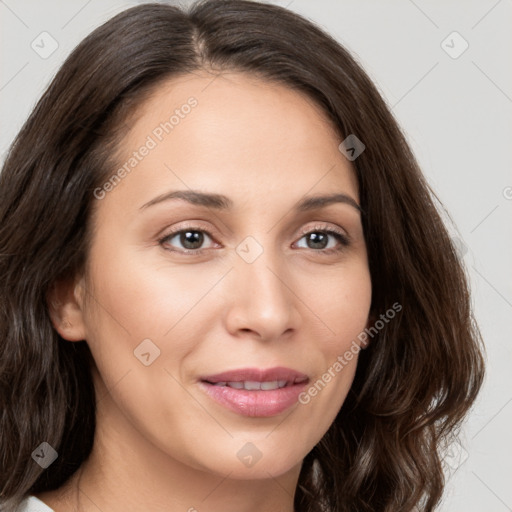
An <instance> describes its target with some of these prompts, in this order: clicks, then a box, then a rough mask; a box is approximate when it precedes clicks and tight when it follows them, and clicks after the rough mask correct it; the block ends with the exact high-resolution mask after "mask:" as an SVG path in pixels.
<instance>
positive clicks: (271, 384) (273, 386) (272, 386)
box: [261, 380, 278, 389]
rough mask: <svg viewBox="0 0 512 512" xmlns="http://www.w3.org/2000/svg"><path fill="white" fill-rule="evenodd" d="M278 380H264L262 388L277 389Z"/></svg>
mask: <svg viewBox="0 0 512 512" xmlns="http://www.w3.org/2000/svg"><path fill="white" fill-rule="evenodd" d="M277 388H278V385H277V380H273V381H272V382H262V383H261V389H277Z"/></svg>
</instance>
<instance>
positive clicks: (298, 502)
mask: <svg viewBox="0 0 512 512" xmlns="http://www.w3.org/2000/svg"><path fill="white" fill-rule="evenodd" d="M199 70H208V71H209V72H212V73H222V72H223V71H239V72H243V73H246V74H250V75H253V76H257V77H260V78H263V79H265V80H267V81H269V82H274V83H278V84H284V85H285V86H287V87H289V88H292V89H294V90H297V91H301V92H303V93H305V94H306V95H307V96H308V97H309V98H310V99H312V100H313V101H314V102H316V104H318V105H319V106H320V107H321V108H322V109H323V111H325V113H326V114H327V116H328V118H329V119H330V120H331V121H332V124H333V126H334V127H335V128H336V130H337V133H338V134H339V138H340V142H341V141H342V140H344V138H346V137H347V136H348V135H350V134H355V135H356V136H357V137H358V138H359V139H360V140H361V141H363V143H364V144H365V146H366V149H365V151H364V152H363V153H362V154H361V155H360V156H359V157H358V158H357V159H356V160H355V161H354V162H353V165H354V169H355V171H356V173H357V179H358V183H359V190H360V200H361V206H362V208H363V210H364V212H365V214H364V215H363V217H362V219H363V229H364V234H365V240H366V244H367V248H368V258H369V268H370V274H371V281H372V304H371V311H370V312H371V315H372V316H373V317H374V318H378V317H379V315H380V314H382V313H383V312H385V311H387V310H388V309H389V308H391V307H392V304H394V303H396V302H398V303H399V304H401V305H402V306H403V310H402V311H401V313H400V315H397V317H396V318H395V319H394V320H393V321H391V322H388V323H386V324H385V325H384V327H383V328H382V329H380V330H379V332H378V334H377V335H376V336H375V338H374V339H373V341H372V343H371V344H370V346H369V348H367V349H366V350H364V351H363V352H361V354H360V357H359V362H358V366H357V371H356V375H355V378H354V381H353V384H352V387H351V389H350V391H349V394H348V396H347V398H346V400H345V402H344V404H343V406H342V408H341V410H340V411H339V413H338V415H337V417H336V419H335V421H334V422H333V424H332V425H331V427H330V428H329V430H328V431H327V433H326V434H325V436H324V437H323V438H322V439H321V440H320V442H319V443H318V444H317V445H316V446H315V447H314V448H313V449H312V450H311V452H310V453H308V454H307V455H306V457H305V459H304V461H303V465H302V468H301V472H300V476H299V481H298V486H297V489H296V493H295V496H294V502H295V503H294V504H295V509H296V510H297V511H300V512H318V511H322V512H326V511H329V512H345V511H355V510H357V511H358V512H370V511H379V512H398V511H404V512H405V511H410V510H413V509H418V508H419V509H421V510H425V511H431V510H434V508H435V507H436V505H437V504H438V503H439V501H440V499H441V497H442V493H443V489H444V485H445V476H444V473H443V450H442V448H443V446H444V445H445V444H446V443H447V442H448V441H449V440H450V439H452V438H453V437H454V435H455V433H456V431H457V430H458V429H459V428H460V426H461V423H462V421H463V419H464V418H465V416H466V414H467V413H468V411H469V409H470V407H471V406H472V405H473V403H474V401H475V398H476V396H477V394H478V392H479V390H480V387H481V385H482V381H483V377H484V349H483V343H482V339H481V334H480V331H479V328H478V326H477V324H476V322H475V321H474V316H473V313H472V310H471V303H470V302H471V301H470V295H469V287H468V277H467V275H466V271H465V268H464V267H463V266H462V263H461V261H460V259H459V258H458V256H457V252H456V249H455V246H454V243H453V242H452V240H451V238H450V236H449V233H448V230H447V227H446V226H445V224H444V221H443V220H442V218H441V214H440V211H441V210H440V209H439V206H442V205H441V203H440V201H439V199H438V198H437V197H436V195H435V193H434V192H433V191H432V189H431V188H430V186H429V185H428V183H427V182H426V180H425V178H424V177H423V175H422V172H421V170H420V168H419V166H418V163H417V162H416V160H415V157H414V156H413V154H412V151H411V150H410V148H409V147H408V144H407V142H406V139H405V136H404V135H403V133H402V132H401V130H400V128H399V126H398V124H397V122H396V121H395V119H394V117H393V115H392V113H391V111H390V109H389V108H388V107H387V106H386V104H385V102H384V100H383V99H382V98H381V96H380V94H379V93H378V91H377V89H376V87H375V86H374V84H373V83H372V81H371V80H370V79H369V77H368V76H367V74H366V73H365V72H364V70H363V69H362V68H361V66H360V65H359V64H358V63H357V62H356V61H355V59H354V58H353V57H352V56H351V55H350V54H349V52H348V51H347V50H346V49H345V48H344V47H343V46H342V45H341V44H340V43H339V42H337V41H336V40H335V39H334V38H332V37H331V36H330V35H328V34H327V33H325V32H324V31H323V30H322V29H321V28H319V27H318V26H317V25H315V24H314V23H312V22H311V21H309V20H307V19H305V18H303V17H301V16H299V15H297V14H295V13H293V12H291V11H288V10H286V9H284V8H281V7H278V6H275V5H271V4H265V3H258V2H254V1H246V0H213V1H212V0H206V1H200V2H196V3H195V4H194V5H192V6H191V7H189V8H187V9H185V8H179V7H175V6H171V5H163V4H156V3H155V4H145V5H140V6H137V7H133V8H130V9H127V10H125V11H123V12H121V13H120V14H118V15H116V16H115V17H113V18H112V19H110V20H109V21H107V22H106V23H104V24H103V25H102V26H100V27H99V28H97V29H96V30H94V31H93V32H92V33H91V34H90V35H88V36H87V37H86V38H85V39H84V40H83V41H82V42H81V43H80V44H79V45H78V46H77V47H76V48H75V49H74V50H73V52H72V53H71V54H70V55H69V57H68V58H67V59H66V61H65V63H64V64H63V65H62V67H61V68H60V70H59V71H58V73H57V74H56V76H55V77H54V79H53V80H52V82H51V83H50V85H49V86H48V88H47V90H46V91H45V93H44V94H43V96H42V97H41V99H40V101H39V102H38V103H37V105H36V106H35V108H34V110H33V111H32V113H31V115H30V117H29V118H28V120H27V121H26V123H25V124H24V126H23V127H22V129H21V131H20V132H19V134H18V135H17V137H16V139H15V140H14V142H13V144H12V146H11V148H10V150H9V152H8V155H7V158H6V161H5V164H4V166H3V170H2V172H1V174H0V301H1V302H0V402H1V417H0V450H1V454H0V492H1V494H0V498H1V499H2V500H3V502H4V509H5V510H6V511H8V512H11V511H13V510H15V508H16V506H17V505H18V504H19V503H20V502H21V500H22V499H23V498H24V497H26V496H27V495H28V494H33V493H38V492H43V491H47V490H53V489H56V488H58V487H60V486H61V485H63V484H64V483H65V481H66V480H67V479H68V478H69V477H70V476H71V475H72V474H73V473H74V472H75V471H76V470H77V469H78V468H79V467H80V465H81V463H82V462H83V461H84V460H85V459H86V458H87V457H88V455H89V453H90V451H91V448H92V443H93V438H94V432H95V395H94V387H93V384H92V379H91V372H90V368H91V365H92V364H94V361H93V359H92V356H91V353H90V351H89V348H88V345H87V343H86V341H85V340H83V341H80V342H75V343H69V342H66V341H64V340H63V339H62V338H60V336H59V334H58V333H57V332H56V330H55V329H54V327H53V326H52V324H51V321H50V315H49V308H50V307H51V305H50V304H48V300H47V297H48V292H49V290H50V288H51V287H52V285H53V284H54V283H55V282H57V280H59V279H67V278H71V277H73V276H75V275H77V273H79V272H82V271H83V270H84V268H85V264H86V262H87V255H88V249H89V247H90V243H91V240H92V238H91V237H92V233H93V224H94V223H93V215H92V214H93V207H94V190H95V188H96V187H98V186H101V184H102V183H104V182H105V181H106V179H108V177H109V176H111V175H112V172H113V169H115V168H116V165H117V164H118V162H115V158H114V157H113V156H112V155H114V154H115V149H116V148H117V147H118V145H119V143H120V141H122V139H123V135H124V134H125V133H126V129H127V128H126V124H125V123H126V121H127V119H128V118H129V116H132V115H134V114H136V112H137V108H138V107H139V106H140V105H141V104H142V103H143V102H144V100H145V99H147V98H148V97H149V95H150V94H151V92H152V91H154V90H155V89H156V88H157V87H158V86H159V84H161V83H163V82H164V81H167V80H170V79H172V78H173V77H177V76H179V75H183V74H186V73H194V72H197V71H199ZM43 441H46V442H48V443H49V444H50V445H51V446H53V447H55V449H56V450H57V452H58V453H59V456H58V458H57V459H56V460H55V462H54V463H53V464H52V465H51V466H50V468H49V469H46V470H45V469H43V468H41V467H40V466H39V465H38V464H36V463H35V462H34V461H33V460H32V457H31V454H32V452H33V451H34V449H35V448H36V447H37V446H39V445H40V443H41V442H43Z"/></svg>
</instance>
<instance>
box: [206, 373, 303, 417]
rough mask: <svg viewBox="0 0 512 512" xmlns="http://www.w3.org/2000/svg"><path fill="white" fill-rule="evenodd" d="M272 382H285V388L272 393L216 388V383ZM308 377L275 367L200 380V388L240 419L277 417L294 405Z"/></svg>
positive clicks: (273, 390) (207, 377)
mask: <svg viewBox="0 0 512 512" xmlns="http://www.w3.org/2000/svg"><path fill="white" fill-rule="evenodd" d="M241 381H253V382H273V381H286V385H285V387H282V388H278V389H272V390H246V389H235V388H231V387H229V386H221V385H215V384H216V383H219V382H241ZM308 381H309V377H308V376H307V375H306V374H304V373H301V372H298V371H296V370H292V369H291V368H285V367H282V366H280V367H275V368H268V369H259V368H241V369H236V370H230V371H226V372H222V373H218V374H215V375H207V376H204V377H201V378H200V379H199V386H200V388H201V389H202V390H203V391H204V392H205V393H206V394H207V395H208V396H209V397H210V398H212V399H213V400H214V401H216V402H217V403H218V404H220V405H222V406H224V407H226V408H228V409H229V410H231V411H233V412H236V413H237V414H240V415H242V416H249V417H270V416H276V415H277V414H280V413H282V412H284V411H285V410H287V409H289V408H290V407H291V406H292V405H294V404H295V403H297V400H298V397H299V395H300V393H301V392H302V391H303V389H304V387H305V386H306V384H307V383H308Z"/></svg>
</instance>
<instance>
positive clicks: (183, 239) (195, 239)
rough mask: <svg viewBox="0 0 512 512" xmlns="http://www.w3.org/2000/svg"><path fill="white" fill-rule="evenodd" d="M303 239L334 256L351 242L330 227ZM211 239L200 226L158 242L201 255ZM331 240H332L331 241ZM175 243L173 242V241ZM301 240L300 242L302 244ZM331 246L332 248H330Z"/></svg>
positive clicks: (310, 232) (321, 227) (307, 232)
mask: <svg viewBox="0 0 512 512" xmlns="http://www.w3.org/2000/svg"><path fill="white" fill-rule="evenodd" d="M300 234H301V235H302V237H301V238H300V240H302V239H303V238H306V239H307V237H309V239H307V240H306V244H307V246H306V247H304V248H305V249H310V250H313V251H315V252H319V253H321V254H333V253H338V252H341V251H342V250H343V249H344V248H345V247H347V246H348V245H349V244H350V242H349V238H348V236H347V235H345V234H344V233H343V232H342V231H338V230H337V229H334V228H332V227H329V226H325V225H318V226H315V227H314V228H313V229H311V228H310V229H309V230H303V231H301V233H300ZM206 238H209V239H210V240H212V241H213V237H212V235H211V234H210V233H209V232H208V231H206V230H205V229H203V228H200V227H199V226H190V227H186V228H182V229H177V230H174V231H172V232H171V233H168V234H166V235H165V236H164V237H163V238H161V239H160V240H158V243H159V244H160V245H162V246H165V247H164V248H165V249H166V250H169V251H173V252H178V253H182V254H192V255H194V254H200V253H202V252H203V251H204V250H207V249H208V247H207V248H204V247H202V246H203V244H204V242H205V239H206ZM329 238H331V240H329ZM174 239H175V241H174V242H173V240H174ZM332 239H335V240H337V242H338V245H336V243H334V245H333V244H332V243H331V241H332ZM300 240H299V242H300ZM177 243H178V244H181V248H180V247H178V248H169V246H171V247H175V245H174V244H177ZM329 244H331V246H330V247H329Z"/></svg>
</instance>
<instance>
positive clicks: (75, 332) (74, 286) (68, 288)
mask: <svg viewBox="0 0 512 512" xmlns="http://www.w3.org/2000/svg"><path fill="white" fill-rule="evenodd" d="M75 281H76V280H74V279H62V280H59V281H56V282H55V283H53V285H52V286H51V287H50V289H49V290H48V293H47V296H46V302H47V305H48V312H49V315H50V319H51V322H52V325H53V327H54V328H55V330H56V331H57V332H58V333H59V334H60V335H61V337H62V338H64V339H65V340H68V341H82V340H84V339H85V324H84V315H83V309H82V307H83V300H82V294H81V291H82V290H83V286H81V281H82V279H79V282H75Z"/></svg>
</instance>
